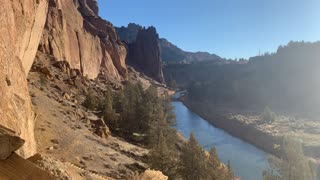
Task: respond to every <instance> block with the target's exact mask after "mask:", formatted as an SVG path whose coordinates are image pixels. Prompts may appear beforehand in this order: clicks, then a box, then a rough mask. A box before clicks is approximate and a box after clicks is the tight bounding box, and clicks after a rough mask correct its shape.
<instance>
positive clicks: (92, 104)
mask: <svg viewBox="0 0 320 180" xmlns="http://www.w3.org/2000/svg"><path fill="white" fill-rule="evenodd" d="M82 105H83V106H84V107H86V108H87V109H89V110H94V109H95V108H96V107H97V105H98V102H97V99H96V97H95V95H94V92H93V89H91V88H90V89H89V90H88V94H87V95H86V99H85V100H84V102H83V104H82Z"/></svg>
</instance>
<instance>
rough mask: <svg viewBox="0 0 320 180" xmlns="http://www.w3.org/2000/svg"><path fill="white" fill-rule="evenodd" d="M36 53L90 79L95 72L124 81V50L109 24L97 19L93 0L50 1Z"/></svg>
mask: <svg viewBox="0 0 320 180" xmlns="http://www.w3.org/2000/svg"><path fill="white" fill-rule="evenodd" d="M39 50H40V51H42V52H43V53H45V54H49V55H52V56H53V57H54V58H55V59H56V60H58V61H67V62H69V64H70V66H71V68H73V69H79V70H80V71H81V73H82V75H84V76H88V77H89V78H92V79H93V78H96V77H97V76H98V74H99V73H102V74H103V75H105V76H106V77H112V78H113V79H117V80H120V79H123V78H124V79H125V78H127V68H126V64H125V59H126V54H127V52H126V48H125V46H124V45H123V44H122V43H121V42H120V41H119V40H118V37H117V34H116V31H115V29H114V27H113V25H112V24H111V23H110V22H108V21H105V20H103V19H101V18H100V17H99V16H98V7H97V2H96V1H95V0H74V1H65V0H50V1H49V12H48V17H47V22H46V26H45V31H44V33H43V38H42V40H41V44H40V46H39Z"/></svg>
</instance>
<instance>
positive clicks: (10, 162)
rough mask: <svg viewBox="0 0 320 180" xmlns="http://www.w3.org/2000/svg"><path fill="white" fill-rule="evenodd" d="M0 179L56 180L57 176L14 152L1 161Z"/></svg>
mask: <svg viewBox="0 0 320 180" xmlns="http://www.w3.org/2000/svg"><path fill="white" fill-rule="evenodd" d="M0 179H3V180H4V179H6V180H9V179H28V180H38V179H46V180H54V179H57V178H55V177H54V176H52V175H51V174H50V173H48V172H47V171H44V170H42V169H40V168H39V167H37V166H36V165H34V164H33V163H31V162H30V161H28V160H26V159H24V158H22V157H21V156H19V155H17V154H15V153H14V154H12V155H11V156H10V157H9V158H8V159H6V160H1V161H0Z"/></svg>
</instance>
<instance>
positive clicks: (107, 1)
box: [98, 0, 320, 58]
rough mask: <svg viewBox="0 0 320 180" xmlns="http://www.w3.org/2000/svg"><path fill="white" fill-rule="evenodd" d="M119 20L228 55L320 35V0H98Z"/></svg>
mask: <svg viewBox="0 0 320 180" xmlns="http://www.w3.org/2000/svg"><path fill="white" fill-rule="evenodd" d="M98 3H99V7H100V12H99V13H100V16H102V17H103V18H105V19H107V20H108V21H110V22H112V23H113V24H114V25H115V26H126V25H127V24H128V23H129V22H134V23H137V24H140V25H143V26H150V25H153V26H155V27H156V28H157V31H158V33H159V35H160V37H164V38H166V39H168V40H169V41H171V42H172V43H174V44H175V45H177V46H178V47H180V48H182V49H184V50H187V51H193V52H194V51H207V52H210V53H215V54H217V55H220V56H221V57H226V58H236V57H237V58H240V57H245V58H248V57H251V56H255V55H257V54H258V53H259V51H260V52H262V53H263V52H267V51H268V52H274V51H276V49H277V47H278V46H279V45H285V44H287V43H288V42H289V41H290V40H294V41H301V40H304V41H317V40H320V0H98Z"/></svg>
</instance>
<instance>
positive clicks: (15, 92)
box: [0, 0, 48, 157]
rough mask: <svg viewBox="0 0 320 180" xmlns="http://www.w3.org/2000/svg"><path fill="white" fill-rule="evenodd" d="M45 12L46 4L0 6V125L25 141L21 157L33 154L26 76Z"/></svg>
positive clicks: (20, 1) (17, 1)
mask: <svg viewBox="0 0 320 180" xmlns="http://www.w3.org/2000/svg"><path fill="white" fill-rule="evenodd" d="M47 9H48V2H47V1H46V0H28V1H25V0H11V1H4V2H2V3H1V6H0V25H1V26H0V33H1V36H0V77H1V79H0V97H1V101H0V124H1V125H3V126H5V127H7V128H9V129H11V130H13V131H15V132H16V133H17V134H18V135H19V136H20V137H21V138H22V139H24V140H25V141H26V143H25V145H24V146H23V147H22V148H21V149H20V152H19V153H20V154H21V155H22V156H24V157H29V156H31V155H33V154H34V153H35V152H36V143H35V140H34V114H33V112H32V109H31V101H30V97H29V91H28V87H27V80H26V74H27V73H28V71H29V69H30V67H31V65H32V63H33V60H34V57H35V54H36V52H37V49H38V43H39V41H40V39H41V34H42V30H43V26H44V24H45V19H46V14H47Z"/></svg>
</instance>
